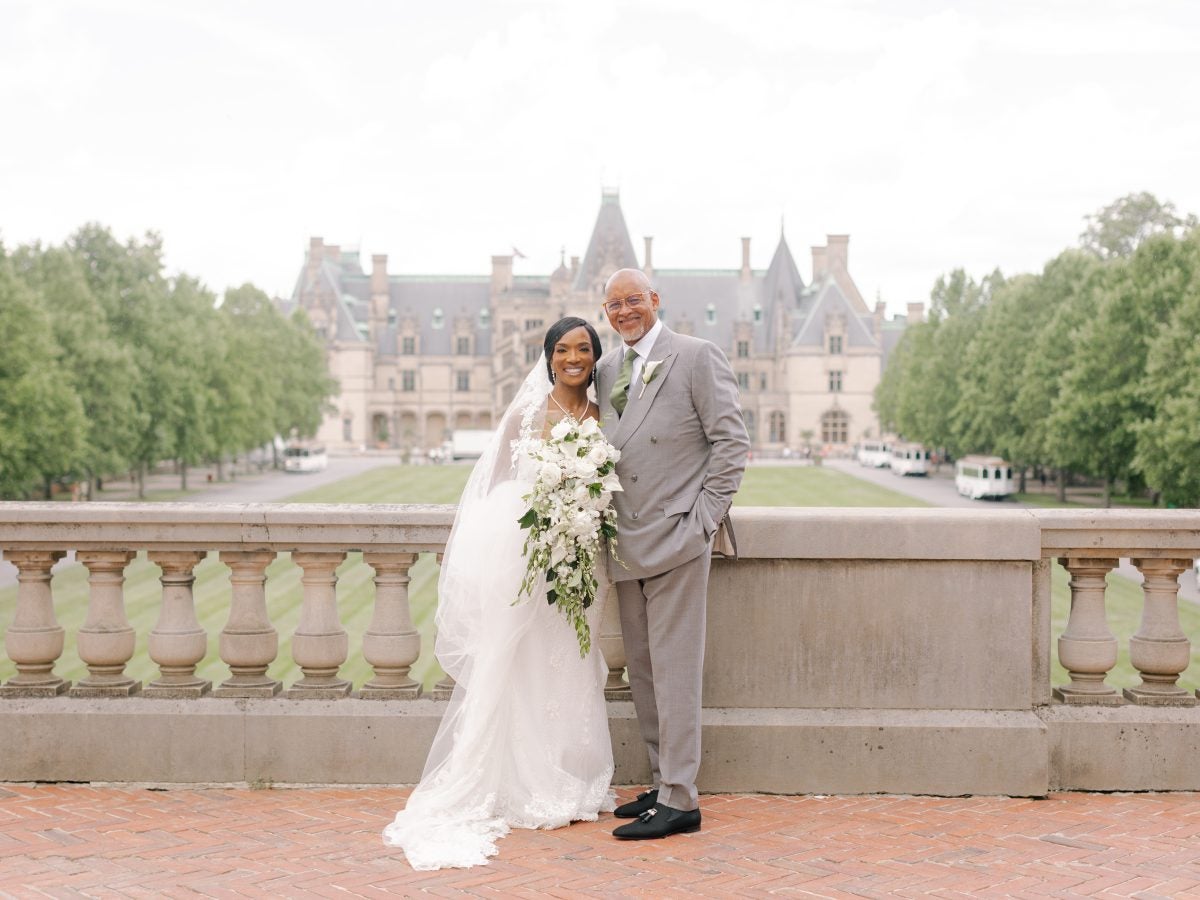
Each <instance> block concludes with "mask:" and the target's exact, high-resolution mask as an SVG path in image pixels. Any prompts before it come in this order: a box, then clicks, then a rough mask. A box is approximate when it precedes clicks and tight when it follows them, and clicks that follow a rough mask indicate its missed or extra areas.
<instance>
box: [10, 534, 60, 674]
mask: <svg viewBox="0 0 1200 900" xmlns="http://www.w3.org/2000/svg"><path fill="white" fill-rule="evenodd" d="M63 556H64V554H63V553H62V552H61V551H59V550H12V551H9V552H8V553H6V554H5V558H6V559H7V560H8V561H9V562H11V563H12V564H13V565H15V566H16V567H17V610H16V615H15V616H14V617H13V623H12V625H11V626H10V627H9V629H8V631H7V632H5V635H4V650H5V652H6V653H7V654H8V658H9V659H11V660H12V661H13V662H14V663H15V664H16V666H17V674H16V676H15V677H14V678H12V679H11V680H10V681H9V682H8V683H7V684H5V685H4V686H3V687H2V688H0V697H57V696H58V695H59V694H61V693H63V692H64V691H66V690H67V689H68V688H70V686H71V683H70V682H69V681H64V680H63V679H61V678H59V677H58V676H57V675H55V674H54V664H55V662H57V661H58V658H59V657H60V656H62V652H63V630H62V626H61V625H59V624H58V620H57V619H56V618H55V617H54V597H53V595H52V594H51V592H50V570H51V569H52V568H53V567H54V564H55V563H56V562H58V560H60V559H62V558H63Z"/></svg>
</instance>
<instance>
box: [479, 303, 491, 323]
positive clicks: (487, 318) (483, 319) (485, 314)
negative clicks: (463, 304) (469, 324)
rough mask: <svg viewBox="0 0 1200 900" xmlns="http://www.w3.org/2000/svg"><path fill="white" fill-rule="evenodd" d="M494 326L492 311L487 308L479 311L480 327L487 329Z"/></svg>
mask: <svg viewBox="0 0 1200 900" xmlns="http://www.w3.org/2000/svg"><path fill="white" fill-rule="evenodd" d="M491 324H492V311H491V310H490V309H488V308H487V307H486V306H485V307H484V308H483V309H481V310H480V311H479V327H480V328H487V327H489V326H490V325H491Z"/></svg>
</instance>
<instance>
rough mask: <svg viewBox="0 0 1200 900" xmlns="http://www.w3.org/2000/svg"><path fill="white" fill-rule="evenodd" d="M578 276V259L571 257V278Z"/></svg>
mask: <svg viewBox="0 0 1200 900" xmlns="http://www.w3.org/2000/svg"><path fill="white" fill-rule="evenodd" d="M578 274H579V257H578V256H572V257H571V277H572V278H574V277H575V276H576V275H578Z"/></svg>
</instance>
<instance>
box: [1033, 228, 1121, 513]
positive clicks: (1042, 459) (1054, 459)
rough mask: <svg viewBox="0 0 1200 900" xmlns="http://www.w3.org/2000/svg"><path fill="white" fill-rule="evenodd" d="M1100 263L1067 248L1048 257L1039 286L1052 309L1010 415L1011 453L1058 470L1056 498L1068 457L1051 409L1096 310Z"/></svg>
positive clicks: (1101, 274) (1063, 496) (1062, 495)
mask: <svg viewBox="0 0 1200 900" xmlns="http://www.w3.org/2000/svg"><path fill="white" fill-rule="evenodd" d="M1103 277H1104V265H1103V264H1102V263H1101V262H1100V261H1099V260H1098V259H1096V258H1095V257H1094V256H1091V255H1090V254H1087V253H1083V252H1081V251H1079V250H1065V251H1063V252H1062V253H1060V254H1059V255H1058V256H1057V257H1055V258H1054V259H1052V260H1051V261H1050V262H1048V263H1047V264H1046V266H1045V268H1044V269H1043V270H1042V274H1041V277H1040V278H1039V279H1038V291H1039V292H1040V293H1041V294H1042V296H1043V297H1044V298H1045V302H1046V304H1047V305H1048V306H1049V307H1051V309H1052V312H1051V314H1050V316H1049V318H1048V320H1047V322H1046V324H1045V325H1044V326H1043V327H1042V329H1041V330H1040V331H1038V332H1036V333H1033V334H1032V335H1031V336H1030V337H1029V338H1028V341H1029V353H1028V354H1027V355H1026V357H1025V365H1024V368H1023V369H1022V372H1021V375H1020V376H1019V379H1018V380H1019V387H1018V389H1017V398H1016V405H1015V408H1014V417H1015V419H1016V427H1017V430H1018V432H1019V434H1020V437H1019V439H1018V441H1017V449H1016V450H1014V451H1013V454H1014V456H1016V457H1017V458H1019V459H1022V460H1027V461H1028V462H1030V463H1031V464H1033V465H1040V466H1044V467H1047V468H1052V469H1056V470H1057V471H1058V479H1057V483H1058V499H1059V500H1060V501H1065V500H1066V475H1065V471H1064V470H1066V469H1068V468H1069V466H1070V460H1069V459H1068V458H1066V457H1064V456H1062V455H1060V454H1059V453H1057V452H1056V449H1057V442H1054V441H1053V440H1052V438H1054V437H1055V433H1054V430H1053V424H1052V422H1051V419H1050V414H1051V412H1052V411H1053V408H1054V404H1055V402H1056V400H1057V398H1058V395H1059V393H1060V391H1061V389H1062V378H1063V373H1064V372H1065V371H1066V369H1067V368H1068V367H1069V366H1070V364H1071V361H1072V359H1073V352H1072V351H1073V348H1074V346H1075V343H1076V341H1077V338H1078V334H1079V332H1080V331H1081V330H1082V329H1083V327H1084V325H1085V324H1086V323H1087V322H1088V321H1089V320H1090V319H1091V318H1092V317H1093V316H1094V315H1095V310H1096V306H1097V304H1098V303H1099V290H1100V288H1101V286H1102V281H1103Z"/></svg>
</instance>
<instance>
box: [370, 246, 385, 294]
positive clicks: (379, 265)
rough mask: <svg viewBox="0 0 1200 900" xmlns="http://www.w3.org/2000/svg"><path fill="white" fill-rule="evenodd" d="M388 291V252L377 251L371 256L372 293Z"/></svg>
mask: <svg viewBox="0 0 1200 900" xmlns="http://www.w3.org/2000/svg"><path fill="white" fill-rule="evenodd" d="M387 292H388V272H387V254H386V253H376V254H375V255H374V256H372V257H371V293H372V294H386V293H387Z"/></svg>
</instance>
